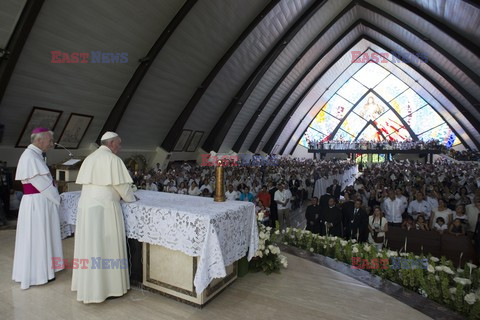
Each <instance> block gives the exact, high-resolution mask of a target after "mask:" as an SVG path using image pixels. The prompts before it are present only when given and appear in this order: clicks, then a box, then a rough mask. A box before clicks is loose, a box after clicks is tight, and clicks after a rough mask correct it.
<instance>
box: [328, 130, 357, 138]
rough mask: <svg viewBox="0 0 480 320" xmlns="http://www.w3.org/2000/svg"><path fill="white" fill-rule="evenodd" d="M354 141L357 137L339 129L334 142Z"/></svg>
mask: <svg viewBox="0 0 480 320" xmlns="http://www.w3.org/2000/svg"><path fill="white" fill-rule="evenodd" d="M354 139H355V136H352V135H351V134H348V133H347V132H345V131H343V130H342V129H339V130H338V131H337V134H336V135H335V138H333V140H343V141H353V140H354Z"/></svg>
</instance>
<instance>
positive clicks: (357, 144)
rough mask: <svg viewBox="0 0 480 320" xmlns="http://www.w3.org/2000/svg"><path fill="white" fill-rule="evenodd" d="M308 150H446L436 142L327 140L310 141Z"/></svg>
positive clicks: (432, 140)
mask: <svg viewBox="0 0 480 320" xmlns="http://www.w3.org/2000/svg"><path fill="white" fill-rule="evenodd" d="M309 147H310V149H318V150H441V151H445V150H446V148H445V146H443V145H442V144H440V143H439V142H438V141H437V140H434V139H431V140H428V141H423V140H418V141H413V140H405V141H391V140H388V141H387V140H383V141H376V140H372V141H366V140H358V141H345V140H328V141H310V142H309Z"/></svg>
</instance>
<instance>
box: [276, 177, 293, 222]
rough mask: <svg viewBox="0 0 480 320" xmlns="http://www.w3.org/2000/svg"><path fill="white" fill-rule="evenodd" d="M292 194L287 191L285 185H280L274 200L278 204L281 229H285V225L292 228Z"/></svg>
mask: <svg viewBox="0 0 480 320" xmlns="http://www.w3.org/2000/svg"><path fill="white" fill-rule="evenodd" d="M291 198H292V194H291V193H290V191H289V190H285V184H284V183H280V185H279V186H278V190H277V191H276V192H275V196H274V200H275V202H276V203H277V208H278V210H277V213H278V220H279V222H280V229H284V227H285V224H286V225H287V227H290V217H289V213H290V199H291Z"/></svg>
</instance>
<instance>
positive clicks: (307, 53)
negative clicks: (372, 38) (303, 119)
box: [223, 1, 355, 152]
mask: <svg viewBox="0 0 480 320" xmlns="http://www.w3.org/2000/svg"><path fill="white" fill-rule="evenodd" d="M332 3H334V4H335V5H336V6H338V7H334V8H335V9H336V10H337V11H338V10H339V9H341V8H342V6H343V5H344V4H343V3H342V2H340V1H336V2H329V3H328V4H327V5H325V6H324V7H323V9H322V14H321V15H320V16H319V18H320V19H323V20H325V21H324V22H323V23H322V24H320V25H319V27H321V28H322V29H318V28H317V29H313V28H312V29H313V30H310V32H312V31H315V32H316V33H317V34H316V35H315V37H314V38H313V40H312V41H311V42H310V43H309V44H308V46H307V47H306V48H305V49H304V50H303V52H301V53H300V54H299V55H298V57H297V58H296V59H295V60H294V62H293V63H291V65H290V67H289V68H288V69H287V70H286V71H285V72H284V73H283V75H282V76H281V77H280V79H279V80H278V81H277V82H276V84H275V85H274V86H273V87H272V86H271V85H268V83H270V82H271V79H270V77H268V75H266V76H265V78H267V79H266V80H264V79H262V81H265V82H267V81H268V83H267V84H266V85H263V86H262V84H260V85H258V86H257V87H256V88H255V90H254V92H252V95H251V97H249V99H248V100H247V102H246V103H245V105H244V110H245V111H244V112H242V113H240V114H239V115H238V119H236V120H235V122H234V125H232V128H231V129H230V131H229V133H228V135H227V137H226V138H225V140H224V142H223V143H224V144H227V145H230V143H229V140H228V139H229V138H230V139H233V138H235V136H236V133H238V131H239V130H240V129H241V127H242V126H243V130H242V131H241V134H240V135H239V136H238V138H237V140H236V141H235V144H234V145H233V148H232V150H233V151H235V152H238V151H240V149H241V147H242V145H243V144H244V142H245V139H246V138H247V136H248V135H251V134H252V131H255V129H254V126H255V124H257V123H259V122H261V121H260V117H262V116H264V113H263V112H262V111H263V110H264V108H265V107H267V108H268V104H269V103H271V101H270V99H272V98H273V99H272V100H275V99H279V98H280V95H281V94H283V95H285V94H286V93H287V92H286V86H285V85H283V86H282V87H280V86H281V85H282V84H283V83H284V82H285V83H293V82H294V80H295V79H296V78H297V77H298V76H300V75H301V74H303V73H304V72H305V71H306V70H307V69H308V68H310V67H311V65H312V62H313V61H314V60H315V59H318V56H319V55H320V54H321V52H322V49H323V47H324V46H325V45H326V43H325V42H323V43H322V42H321V41H319V40H320V39H322V37H323V36H324V34H325V33H327V32H330V33H331V32H332V30H331V26H332V25H334V24H335V23H337V21H338V20H339V19H342V20H343V22H342V23H343V24H345V25H346V26H348V25H349V23H350V19H351V15H352V13H350V14H347V15H346V13H348V11H350V9H352V8H353V7H354V6H355V4H354V3H353V2H350V3H349V4H348V5H347V6H345V7H344V8H343V10H341V11H340V12H339V13H338V14H337V15H336V16H335V18H334V19H332V20H331V21H330V22H328V19H325V18H324V15H325V12H323V11H332V9H333V8H331V6H329V5H330V4H332ZM327 22H328V24H326V23H327ZM307 27H309V25H307V26H305V27H304V28H307ZM302 31H303V30H302ZM307 35H308V33H307ZM304 37H305V36H304ZM290 45H293V43H290V44H289V46H290ZM284 53H285V54H288V53H287V52H284ZM284 53H282V55H283V54H284ZM271 69H277V70H276V71H278V68H275V65H274V66H272V68H271ZM269 71H270V70H269ZM270 88H271V89H270ZM267 89H270V91H269V92H268V94H267V95H266V96H265V93H266V90H267ZM261 97H264V98H263V100H262V102H261V103H260V104H258V102H259V101H260V100H261ZM255 109H256V110H255ZM253 110H255V111H254V113H253V115H252V116H251V117H250V120H249V121H248V123H247V124H246V125H245V123H246V120H247V118H248V114H249V112H250V113H251V112H252V111H253ZM242 117H243V121H240V120H242ZM257 120H258V121H257ZM235 126H236V127H235ZM257 127H258V126H257ZM235 129H236V132H235ZM256 132H258V129H257V130H256ZM254 151H255V150H254Z"/></svg>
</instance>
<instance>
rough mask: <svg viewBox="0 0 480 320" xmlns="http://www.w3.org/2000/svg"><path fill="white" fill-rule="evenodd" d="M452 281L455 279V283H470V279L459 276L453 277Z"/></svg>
mask: <svg viewBox="0 0 480 320" xmlns="http://www.w3.org/2000/svg"><path fill="white" fill-rule="evenodd" d="M453 281H455V282H456V283H460V284H462V285H464V286H465V285H467V284H472V281H470V279H466V278H460V277H455V278H453Z"/></svg>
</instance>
